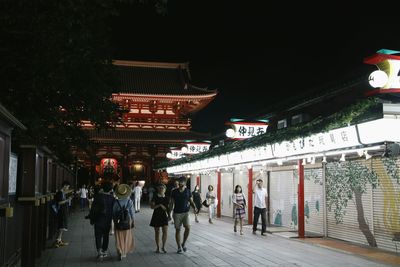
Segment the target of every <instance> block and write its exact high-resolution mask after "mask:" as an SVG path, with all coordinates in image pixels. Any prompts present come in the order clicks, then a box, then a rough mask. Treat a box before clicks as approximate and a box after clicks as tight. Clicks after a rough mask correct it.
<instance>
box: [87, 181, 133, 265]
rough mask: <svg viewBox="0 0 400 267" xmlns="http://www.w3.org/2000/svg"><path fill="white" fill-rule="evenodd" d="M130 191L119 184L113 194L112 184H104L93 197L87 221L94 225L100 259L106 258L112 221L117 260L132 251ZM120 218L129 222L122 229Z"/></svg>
mask: <svg viewBox="0 0 400 267" xmlns="http://www.w3.org/2000/svg"><path fill="white" fill-rule="evenodd" d="M131 191H132V189H131V187H130V186H129V185H127V184H120V185H118V187H116V190H115V192H114V193H113V191H112V183H110V182H104V183H103V184H102V189H101V190H100V191H99V193H98V194H97V195H96V196H95V197H94V201H93V205H92V207H91V209H90V213H89V219H90V223H91V224H92V225H94V234H95V239H96V249H97V252H98V258H100V259H102V258H104V257H107V256H108V252H107V251H108V243H109V235H110V230H111V222H112V220H114V228H115V229H114V233H115V246H116V248H117V253H118V260H122V258H125V257H126V255H127V253H130V252H132V251H133V249H134V236H133V227H134V207H133V201H132V200H131V199H130V195H131ZM114 195H115V197H114ZM123 213H124V214H123ZM122 216H126V218H127V220H128V221H129V226H128V227H123V228H122V227H121V226H120V225H122V223H121V217H122ZM125 228H128V229H125Z"/></svg>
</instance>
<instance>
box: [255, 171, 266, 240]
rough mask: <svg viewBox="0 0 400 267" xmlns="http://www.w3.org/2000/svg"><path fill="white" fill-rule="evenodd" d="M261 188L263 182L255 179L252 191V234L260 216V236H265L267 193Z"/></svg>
mask: <svg viewBox="0 0 400 267" xmlns="http://www.w3.org/2000/svg"><path fill="white" fill-rule="evenodd" d="M262 186H263V181H262V180H261V179H257V181H256V188H255V190H254V218H253V234H256V230H257V224H258V218H259V217H260V215H261V223H262V228H261V235H266V232H267V201H268V199H267V197H268V193H267V190H266V189H265V188H263V187H262Z"/></svg>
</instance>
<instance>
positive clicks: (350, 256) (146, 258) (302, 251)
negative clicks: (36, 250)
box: [37, 207, 400, 267]
mask: <svg viewBox="0 0 400 267" xmlns="http://www.w3.org/2000/svg"><path fill="white" fill-rule="evenodd" d="M151 214H152V210H151V209H149V208H148V207H143V208H142V211H141V212H140V213H137V214H136V222H135V226H136V229H135V242H136V249H135V252H134V253H132V254H128V256H127V258H126V259H124V260H123V261H122V262H119V261H117V256H116V255H117V254H116V250H115V246H114V238H113V236H112V237H111V239H110V253H111V256H110V257H109V258H106V259H105V260H104V261H103V262H99V261H97V260H96V250H95V245H94V231H93V228H92V226H91V225H90V224H89V222H88V220H85V219H84V216H85V215H86V213H85V212H76V213H75V214H73V215H72V216H71V217H70V225H69V231H68V232H66V233H65V234H64V237H65V238H64V239H65V240H66V241H68V242H70V245H69V246H66V247H61V248H58V249H55V248H50V247H49V248H48V249H46V250H45V251H44V253H43V254H42V257H41V258H40V259H39V260H38V261H37V266H56V267H63V266H135V267H139V266H148V267H150V266H151V267H155V266H201V267H205V266H363V267H364V266H399V264H400V261H398V260H399V259H400V257H398V256H396V255H393V257H394V261H392V262H386V263H392V264H391V265H388V264H385V263H384V262H383V261H378V260H375V259H378V258H373V257H372V258H371V257H368V256H366V255H362V256H359V255H358V253H353V252H345V251H341V249H342V248H341V247H340V246H339V247H336V248H334V249H331V248H330V246H329V245H327V244H318V242H316V240H323V239H319V238H318V239H317V238H310V239H306V240H299V239H293V238H285V237H282V236H280V235H278V234H272V235H271V234H268V235H267V236H266V237H263V236H261V235H260V234H259V232H257V233H258V234H257V235H253V234H252V231H251V227H250V226H246V227H245V231H244V235H243V236H240V235H239V234H237V233H234V232H233V229H232V228H233V226H232V223H231V222H229V221H228V220H226V219H224V220H215V222H214V224H212V225H210V224H209V223H208V219H207V216H206V214H201V215H200V223H195V222H193V223H192V230H191V233H190V236H189V240H188V243H187V248H188V251H187V252H186V253H183V254H177V253H176V250H177V248H176V243H175V230H174V228H173V225H170V227H169V236H168V241H167V246H166V250H167V251H168V253H167V254H156V253H154V251H155V243H154V230H153V228H152V227H150V226H149V222H150V218H151ZM192 221H194V217H192ZM309 240H313V242H311V241H309ZM332 242H333V243H334V244H336V246H337V244H338V242H334V241H332ZM322 243H323V242H322ZM325 243H326V242H325ZM384 254H385V253H384ZM388 255H389V254H388ZM396 260H397V262H396Z"/></svg>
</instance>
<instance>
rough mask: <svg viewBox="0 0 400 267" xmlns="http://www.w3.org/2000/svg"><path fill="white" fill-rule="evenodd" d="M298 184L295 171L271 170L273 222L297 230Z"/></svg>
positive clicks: (271, 210)
mask: <svg viewBox="0 0 400 267" xmlns="http://www.w3.org/2000/svg"><path fill="white" fill-rule="evenodd" d="M297 185H298V178H297V175H294V173H293V171H273V172H272V171H271V173H270V202H271V204H270V212H271V224H272V225H277V226H285V227H290V228H292V229H294V230H297V225H298V221H297V220H298V209H297V206H298V205H297Z"/></svg>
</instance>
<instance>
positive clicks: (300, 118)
mask: <svg viewBox="0 0 400 267" xmlns="http://www.w3.org/2000/svg"><path fill="white" fill-rule="evenodd" d="M302 122H303V114H298V115H294V116H293V117H292V122H291V125H296V124H299V123H302Z"/></svg>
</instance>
